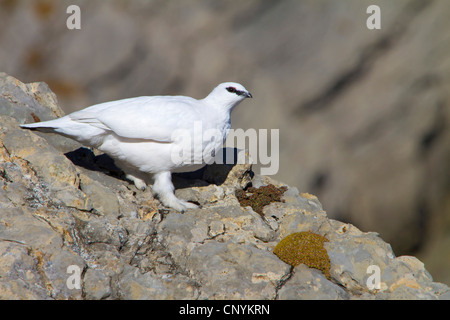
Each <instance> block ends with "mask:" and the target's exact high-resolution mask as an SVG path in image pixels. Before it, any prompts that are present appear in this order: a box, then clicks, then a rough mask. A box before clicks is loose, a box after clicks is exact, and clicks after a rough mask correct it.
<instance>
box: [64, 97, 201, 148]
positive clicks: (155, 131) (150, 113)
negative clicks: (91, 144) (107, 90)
mask: <svg viewBox="0 0 450 320" xmlns="http://www.w3.org/2000/svg"><path fill="white" fill-rule="evenodd" d="M199 104H200V102H199V101H198V100H195V99H193V98H189V97H181V96H180V97H168V96H155V97H139V98H131V99H125V100H119V101H113V102H106V103H102V104H99V105H95V106H92V107H89V108H86V109H84V110H81V111H78V112H74V113H72V114H71V115H70V117H71V119H72V120H74V121H77V122H82V123H86V124H89V125H92V126H95V127H98V128H101V129H103V130H106V131H112V132H114V133H115V134H117V135H118V136H120V137H123V138H129V139H142V140H154V141H158V142H171V141H172V134H173V132H174V131H175V130H177V129H188V130H189V129H191V128H192V127H193V125H194V122H195V121H198V120H199V119H201V118H200V117H201V114H200V113H199V111H198V108H197V107H198V105H199Z"/></svg>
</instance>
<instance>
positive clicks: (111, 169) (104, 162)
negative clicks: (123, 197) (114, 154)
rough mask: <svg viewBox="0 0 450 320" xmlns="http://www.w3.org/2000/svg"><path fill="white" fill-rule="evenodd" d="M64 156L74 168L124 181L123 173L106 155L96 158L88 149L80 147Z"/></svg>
mask: <svg viewBox="0 0 450 320" xmlns="http://www.w3.org/2000/svg"><path fill="white" fill-rule="evenodd" d="M64 155H65V156H66V158H67V159H69V160H70V161H72V163H73V164H74V165H76V166H79V167H82V168H85V169H87V170H91V171H99V172H102V173H105V174H107V175H109V176H112V177H114V178H118V179H121V180H126V179H125V175H124V173H123V171H122V170H121V169H120V168H118V167H117V166H116V165H115V164H114V160H113V159H112V158H111V157H110V156H108V155H107V154H101V155H98V156H96V155H95V154H94V153H93V152H92V151H91V150H89V149H88V148H84V147H81V148H78V149H77V150H74V151H70V152H67V153H65V154H64Z"/></svg>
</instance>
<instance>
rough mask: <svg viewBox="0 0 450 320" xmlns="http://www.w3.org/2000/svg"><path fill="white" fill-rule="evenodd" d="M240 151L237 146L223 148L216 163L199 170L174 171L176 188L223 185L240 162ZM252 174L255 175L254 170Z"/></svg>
mask: <svg viewBox="0 0 450 320" xmlns="http://www.w3.org/2000/svg"><path fill="white" fill-rule="evenodd" d="M238 153H239V150H238V149H236V148H222V149H221V150H219V152H218V154H217V156H216V161H215V162H214V163H212V164H210V165H206V166H204V167H203V168H201V169H199V170H197V171H193V172H184V173H174V174H173V175H172V176H173V183H174V186H175V188H176V189H179V188H187V187H192V186H205V185H209V184H215V185H217V186H220V185H222V184H223V183H224V182H225V181H226V179H227V177H228V174H229V173H230V171H231V170H232V169H233V168H234V166H236V165H237V164H238ZM251 174H252V175H253V172H251ZM252 177H253V176H252ZM189 180H191V181H193V182H191V185H189ZM192 183H193V184H194V185H192Z"/></svg>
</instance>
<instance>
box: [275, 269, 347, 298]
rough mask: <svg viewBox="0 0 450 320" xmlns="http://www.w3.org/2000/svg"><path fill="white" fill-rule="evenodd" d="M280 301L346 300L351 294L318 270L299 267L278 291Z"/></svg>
mask: <svg viewBox="0 0 450 320" xmlns="http://www.w3.org/2000/svg"><path fill="white" fill-rule="evenodd" d="M277 298H278V299H280V300H346V299H348V298H349V294H348V293H347V292H346V291H345V290H344V289H343V288H341V287H340V286H338V285H337V284H335V283H333V282H331V281H328V280H327V278H326V277H325V276H324V275H323V274H322V273H321V272H320V271H318V270H315V269H311V268H308V267H307V266H305V265H303V264H302V265H299V266H298V267H296V268H295V269H294V271H293V275H292V276H291V277H290V278H289V280H288V281H287V282H286V283H285V284H284V285H283V286H282V288H281V289H280V290H279V291H278V297H277Z"/></svg>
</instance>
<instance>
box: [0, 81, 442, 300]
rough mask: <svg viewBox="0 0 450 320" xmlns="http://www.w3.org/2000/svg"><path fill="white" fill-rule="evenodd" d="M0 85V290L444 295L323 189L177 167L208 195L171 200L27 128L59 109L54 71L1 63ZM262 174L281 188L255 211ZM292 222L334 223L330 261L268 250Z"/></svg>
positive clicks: (184, 186)
mask: <svg viewBox="0 0 450 320" xmlns="http://www.w3.org/2000/svg"><path fill="white" fill-rule="evenodd" d="M0 88H1V89H0V123H1V127H0V298H1V299H444V298H450V289H449V288H448V287H447V286H446V285H443V284H440V283H436V282H433V279H432V277H431V275H430V274H429V273H428V272H427V270H426V269H425V267H424V264H423V263H422V262H420V261H419V260H418V259H417V258H415V257H411V256H400V257H396V256H395V254H394V252H393V251H392V249H391V246H390V245H389V244H388V243H386V242H384V241H383V240H382V239H381V238H380V237H379V235H378V234H376V233H364V232H361V231H360V230H359V229H357V228H356V227H354V226H353V225H350V224H346V223H342V222H339V221H336V220H333V219H329V218H328V217H327V214H326V212H325V211H324V209H323V208H322V205H321V204H320V202H319V200H318V199H317V198H316V197H315V196H313V195H310V194H307V193H299V191H298V190H297V189H296V188H294V187H290V186H287V185H285V184H283V183H279V182H276V181H274V180H272V179H271V178H268V177H264V176H259V175H253V173H252V171H251V164H239V165H235V166H219V165H212V166H210V167H207V168H205V169H204V170H203V171H200V172H197V173H196V175H192V176H191V177H189V178H187V177H186V176H182V175H179V176H177V177H176V178H175V179H174V180H175V183H176V185H177V196H179V197H181V198H184V199H187V200H190V201H194V202H196V203H198V204H199V205H200V206H201V208H199V209H195V210H188V211H187V212H186V213H184V214H179V213H177V212H174V211H172V210H168V209H166V208H164V207H162V206H161V205H160V203H159V202H158V201H157V200H156V199H154V198H153V196H152V194H151V192H150V191H146V192H142V191H140V190H137V189H136V188H135V187H133V186H132V185H131V184H130V183H129V182H128V181H126V180H124V179H123V176H122V173H121V172H120V169H118V168H116V167H115V166H114V164H113V162H112V161H111V159H109V158H108V157H107V156H106V155H103V154H99V153H98V152H97V151H96V150H89V149H87V148H83V147H82V146H80V145H79V144H77V143H76V142H73V141H71V140H69V139H66V138H64V137H61V136H57V135H51V134H43V133H35V132H32V131H28V130H23V129H20V128H19V124H21V123H24V122H32V121H35V120H39V119H40V120H46V119H51V118H55V117H57V116H60V115H61V114H62V111H61V110H60V109H59V108H58V105H57V101H56V96H55V95H54V94H53V93H52V92H51V91H50V90H49V88H48V86H47V85H45V84H44V83H33V84H23V83H21V82H20V81H18V80H16V79H14V78H12V77H10V76H8V75H6V74H1V75H0ZM218 181H220V182H218ZM250 185H251V186H252V187H253V188H252V189H246V188H248V187H249V186H250ZM262 186H271V187H270V188H274V187H283V188H279V189H277V190H282V191H283V194H282V196H281V198H280V197H273V198H272V201H269V202H267V203H268V204H267V203H265V205H264V206H263V208H262V210H260V208H258V209H257V211H258V212H256V211H254V209H253V208H252V202H249V203H246V204H249V205H248V206H242V205H241V203H240V202H239V200H238V198H240V197H242V196H243V194H242V192H244V193H245V192H246V191H245V190H248V191H249V192H250V191H252V192H253V194H257V192H256V190H268V189H270V188H267V189H258V188H260V187H262ZM241 190H244V191H241ZM236 191H238V192H237V193H236ZM250 193H251V192H250ZM236 194H238V196H239V197H237V196H236ZM277 196H279V194H278V195H277ZM249 198H250V195H249ZM280 200H281V201H280ZM297 232H312V233H315V234H318V235H320V236H322V237H326V239H327V241H325V242H324V243H323V246H324V248H325V249H326V251H327V255H328V257H329V274H328V275H324V274H323V273H322V272H321V271H319V270H317V269H314V268H310V267H308V266H307V265H306V264H299V265H297V266H295V267H294V266H291V265H289V264H287V263H285V262H283V261H282V260H281V259H280V258H279V257H278V256H277V255H275V254H274V253H273V251H274V248H275V246H276V245H277V244H278V243H279V242H280V241H281V240H282V239H284V238H286V237H287V236H289V235H291V234H293V233H297ZM373 266H375V269H373V268H374V267H373ZM376 268H378V270H379V271H380V273H379V282H377V281H376V277H375V278H373V277H371V276H373V275H375V276H376V272H375V273H374V271H373V270H375V271H376ZM327 270H328V269H327ZM374 279H375V280H374ZM78 284H79V287H78ZM371 284H376V285H377V286H371Z"/></svg>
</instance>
